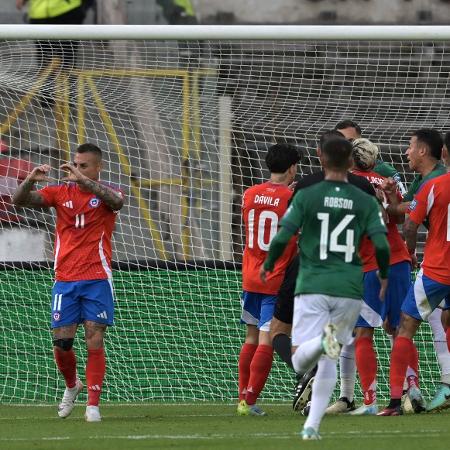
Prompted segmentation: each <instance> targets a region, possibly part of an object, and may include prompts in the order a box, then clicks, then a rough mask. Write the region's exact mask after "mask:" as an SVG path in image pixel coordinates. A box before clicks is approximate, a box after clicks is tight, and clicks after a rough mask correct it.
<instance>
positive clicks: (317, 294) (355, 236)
mask: <svg viewBox="0 0 450 450" xmlns="http://www.w3.org/2000/svg"><path fill="white" fill-rule="evenodd" d="M320 159H321V163H322V166H323V167H324V169H325V180H324V181H322V182H320V183H317V184H314V185H313V186H311V187H309V188H305V189H302V190H300V191H299V192H298V193H297V194H296V195H295V197H294V199H293V201H292V204H291V206H290V207H289V209H288V211H287V212H286V214H285V216H284V217H283V219H282V221H281V229H280V231H279V232H278V233H277V235H276V236H275V237H274V239H273V241H272V243H271V244H270V248H269V254H268V256H267V259H266V261H265V263H264V265H263V266H262V267H261V270H260V275H261V279H263V280H264V279H265V278H266V277H267V272H270V271H271V270H272V269H273V267H274V264H275V262H276V260H277V259H278V258H279V256H280V255H281V254H282V253H283V250H284V248H285V247H286V245H287V244H288V242H289V241H290V239H291V238H292V235H294V234H295V233H296V232H297V230H298V229H300V228H301V230H302V236H301V239H300V241H299V242H300V260H301V266H302V267H301V270H300V271H299V274H298V278H297V283H296V289H295V292H296V297H295V305H294V321H293V333H292V344H293V349H292V350H293V355H292V364H293V366H294V369H295V370H296V372H297V373H299V374H302V373H305V372H306V371H308V370H309V369H310V368H311V367H313V366H314V365H315V364H316V363H317V362H318V369H317V374H316V376H315V380H314V384H313V390H312V399H311V410H310V413H309V416H308V419H307V420H306V422H305V424H304V428H303V431H302V433H301V435H302V438H303V439H304V440H316V439H320V435H319V433H318V431H319V425H320V421H321V419H322V417H323V415H324V413H325V409H326V407H327V405H328V402H329V400H330V397H331V394H332V392H333V389H334V387H335V385H336V359H337V358H338V356H339V352H340V345H343V344H346V343H347V342H348V341H349V340H350V339H351V338H352V331H353V327H354V325H355V323H356V319H357V318H358V315H359V312H360V309H361V301H360V299H361V297H362V271H361V261H360V259H359V256H358V251H357V249H358V248H359V244H360V241H361V238H362V236H363V235H364V234H367V235H369V236H370V237H371V238H372V242H373V244H374V245H375V249H376V255H377V263H378V266H379V268H380V277H381V290H380V296H381V297H383V296H384V292H385V290H386V287H387V275H388V266H389V244H388V242H387V239H386V236H385V233H386V227H385V225H384V222H383V219H382V215H381V211H380V209H379V207H378V204H377V202H376V200H375V199H373V198H371V197H370V196H368V195H366V194H364V193H363V192H361V190H359V189H357V188H356V187H354V186H352V185H350V184H349V183H348V175H347V172H348V169H349V168H350V166H351V165H352V145H351V144H350V143H349V142H348V141H347V140H345V139H342V138H336V139H330V140H329V141H327V142H326V143H325V145H324V146H323V148H322V151H321V154H320ZM324 354H325V355H326V356H325V355H324Z"/></svg>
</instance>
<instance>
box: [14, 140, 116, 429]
mask: <svg viewBox="0 0 450 450" xmlns="http://www.w3.org/2000/svg"><path fill="white" fill-rule="evenodd" d="M50 169H51V168H50V166H48V165H42V166H39V167H36V168H35V169H33V170H32V171H31V172H30V173H29V175H28V176H27V178H26V179H25V181H24V182H23V183H22V184H21V185H20V186H19V187H18V188H17V191H16V192H15V193H14V196H13V202H14V204H16V205H19V206H25V207H34V208H48V207H53V208H55V210H56V236H55V250H54V253H55V278H56V281H55V284H54V285H53V289H52V297H51V298H52V302H51V304H52V322H51V326H52V328H53V351H54V357H55V361H56V365H57V366H58V369H59V371H60V372H61V374H62V375H63V377H64V380H65V383H66V389H65V391H64V396H63V399H62V401H61V403H60V404H59V408H58V415H59V417H61V418H66V417H68V416H69V415H70V413H71V412H72V410H73V407H74V402H75V399H76V398H77V396H78V394H79V393H80V392H81V390H82V389H83V383H82V382H81V380H80V379H79V378H78V376H77V367H76V357H75V352H74V351H73V348H72V346H73V342H74V338H75V335H76V332H77V328H78V325H79V324H81V323H83V324H84V331H85V340H86V346H87V353H88V355H87V364H86V382H87V388H88V402H87V407H86V413H85V418H86V421H88V422H99V421H100V420H101V415H100V411H99V407H98V404H99V399H100V393H101V390H102V384H103V379H104V376H105V367H106V361H105V352H104V349H103V340H104V335H105V332H106V328H107V326H109V325H112V324H113V315H114V304H113V303H114V299H113V288H112V278H111V235H112V232H113V229H114V222H115V220H116V216H117V213H118V211H119V210H120V209H121V208H122V206H123V195H122V193H121V192H120V191H119V190H118V189H116V188H113V187H111V186H109V185H106V184H105V183H102V182H100V181H99V177H100V171H101V169H102V152H101V150H100V149H99V148H98V147H97V146H95V145H93V144H88V143H86V144H82V145H80V146H79V147H78V148H77V150H76V153H75V157H74V161H73V163H72V164H63V165H62V166H61V167H60V169H61V170H64V171H67V172H68V176H67V177H66V178H65V181H66V182H64V183H61V184H57V185H48V186H47V187H44V188H43V189H40V190H37V191H33V187H34V185H35V183H37V182H41V181H49V178H48V177H47V174H48V173H49V171H50Z"/></svg>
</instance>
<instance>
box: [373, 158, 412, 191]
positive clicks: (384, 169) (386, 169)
mask: <svg viewBox="0 0 450 450" xmlns="http://www.w3.org/2000/svg"><path fill="white" fill-rule="evenodd" d="M372 170H373V171H374V172H376V173H377V174H378V175H381V176H382V177H385V178H389V177H390V178H393V179H394V180H395V182H396V183H397V186H398V189H399V191H400V193H401V194H402V195H405V194H406V188H405V185H404V184H403V181H402V177H401V175H400V174H399V173H398V172H397V169H396V168H395V167H393V166H391V165H390V164H388V163H385V162H384V161H382V160H381V159H378V160H377V162H376V164H375V167H374V168H373V169H372Z"/></svg>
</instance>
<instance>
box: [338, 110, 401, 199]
mask: <svg viewBox="0 0 450 450" xmlns="http://www.w3.org/2000/svg"><path fill="white" fill-rule="evenodd" d="M335 129H336V130H338V131H340V132H341V133H342V134H343V135H344V136H345V137H346V138H347V139H348V140H349V141H350V142H352V141H353V140H354V139H358V138H360V137H361V133H362V131H361V127H360V126H359V125H358V124H357V123H356V122H354V121H353V120H349V119H344V120H341V121H340V122H339V123H337V124H336V126H335ZM373 171H374V172H376V173H377V174H378V175H381V176H383V177H385V178H387V177H391V178H392V179H393V180H394V181H395V182H396V183H397V187H398V189H399V191H400V193H401V194H402V195H404V194H405V193H406V189H405V186H404V184H403V182H402V177H401V175H400V174H399V173H398V171H397V169H395V167H393V166H391V165H390V164H388V163H386V162H384V161H383V160H382V159H381V158H380V155H379V154H378V158H377V161H376V163H375V166H374V168H373Z"/></svg>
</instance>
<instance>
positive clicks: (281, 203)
mask: <svg viewBox="0 0 450 450" xmlns="http://www.w3.org/2000/svg"><path fill="white" fill-rule="evenodd" d="M291 196H292V191H291V190H290V189H289V188H288V187H287V186H285V185H283V184H275V183H271V182H270V181H268V182H266V183H263V184H257V185H255V186H252V187H251V188H249V189H247V190H246V191H245V192H244V195H243V199H242V216H243V219H244V225H245V249H244V258H243V267H242V288H243V290H244V291H249V292H255V293H258V294H270V295H274V294H277V293H278V290H279V288H280V285H281V283H282V281H283V278H284V271H285V270H286V266H287V265H288V264H289V262H290V261H291V259H292V258H293V256H294V255H295V254H296V253H297V238H296V237H293V238H292V239H291V240H290V242H289V244H288V246H287V247H286V250H285V251H284V253H283V255H282V256H281V257H280V259H279V260H278V261H277V263H276V264H275V267H274V270H273V272H271V273H270V274H269V275H268V277H267V281H266V283H263V282H262V281H261V280H260V278H259V270H260V268H261V266H262V264H263V263H264V261H265V259H266V256H267V252H268V250H269V245H270V242H271V241H272V239H273V237H274V236H275V234H276V233H277V231H278V228H279V225H278V224H279V222H280V220H281V218H282V217H283V215H284V213H285V212H286V209H287V208H288V203H289V199H290V198H291Z"/></svg>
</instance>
